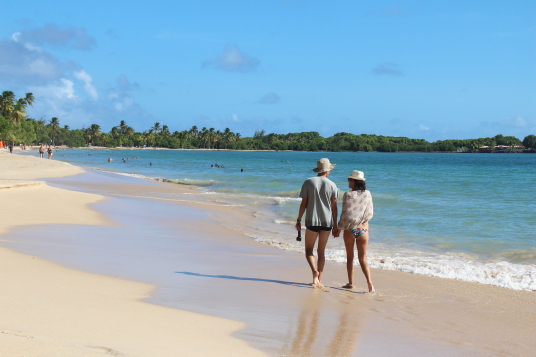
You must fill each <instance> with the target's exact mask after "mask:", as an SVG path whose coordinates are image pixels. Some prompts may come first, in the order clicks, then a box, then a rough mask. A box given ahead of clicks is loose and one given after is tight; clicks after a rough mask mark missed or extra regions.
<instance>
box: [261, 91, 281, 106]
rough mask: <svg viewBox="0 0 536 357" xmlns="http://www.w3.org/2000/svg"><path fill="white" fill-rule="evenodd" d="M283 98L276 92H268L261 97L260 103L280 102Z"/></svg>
mask: <svg viewBox="0 0 536 357" xmlns="http://www.w3.org/2000/svg"><path fill="white" fill-rule="evenodd" d="M280 99H281V98H279V96H278V95H277V94H275V93H274V92H270V93H266V94H265V95H264V96H263V97H262V98H261V99H259V103H261V104H275V103H277V102H279V100H280Z"/></svg>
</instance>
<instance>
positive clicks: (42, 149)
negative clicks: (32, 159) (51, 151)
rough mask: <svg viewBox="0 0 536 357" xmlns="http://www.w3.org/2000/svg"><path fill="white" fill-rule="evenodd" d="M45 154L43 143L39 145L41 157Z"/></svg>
mask: <svg viewBox="0 0 536 357" xmlns="http://www.w3.org/2000/svg"><path fill="white" fill-rule="evenodd" d="M44 154H45V147H44V146H43V144H41V146H40V147H39V157H40V158H41V159H42V158H43V155H44Z"/></svg>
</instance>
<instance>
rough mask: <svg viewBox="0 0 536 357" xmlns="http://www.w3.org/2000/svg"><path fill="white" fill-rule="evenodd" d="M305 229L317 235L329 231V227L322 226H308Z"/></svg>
mask: <svg viewBox="0 0 536 357" xmlns="http://www.w3.org/2000/svg"><path fill="white" fill-rule="evenodd" d="M305 228H307V229H308V230H310V231H313V232H315V233H318V232H320V231H328V232H329V231H331V227H322V226H309V227H305Z"/></svg>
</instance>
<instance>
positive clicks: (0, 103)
mask: <svg viewBox="0 0 536 357" xmlns="http://www.w3.org/2000/svg"><path fill="white" fill-rule="evenodd" d="M14 105H15V93H13V92H12V91H10V90H6V91H3V92H2V95H0V115H2V116H3V117H6V118H9V117H10V116H11V111H12V110H13V106H14Z"/></svg>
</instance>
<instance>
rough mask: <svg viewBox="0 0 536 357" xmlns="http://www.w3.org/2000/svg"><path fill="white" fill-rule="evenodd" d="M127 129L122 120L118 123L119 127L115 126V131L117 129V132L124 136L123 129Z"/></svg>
mask: <svg viewBox="0 0 536 357" xmlns="http://www.w3.org/2000/svg"><path fill="white" fill-rule="evenodd" d="M126 127H127V123H126V122H125V121H124V120H121V122H120V123H119V125H118V126H117V129H119V131H120V132H121V134H124V133H125V129H126Z"/></svg>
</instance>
